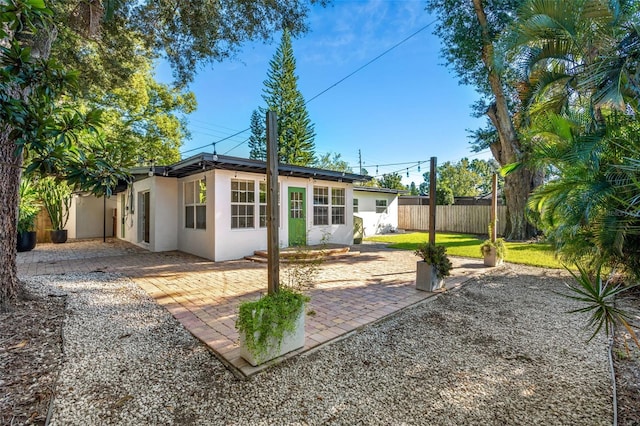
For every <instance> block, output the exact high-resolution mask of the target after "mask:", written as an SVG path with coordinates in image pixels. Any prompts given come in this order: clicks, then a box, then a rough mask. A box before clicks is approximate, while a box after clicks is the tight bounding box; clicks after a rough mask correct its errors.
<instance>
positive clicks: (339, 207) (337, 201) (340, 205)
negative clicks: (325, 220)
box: [331, 188, 346, 225]
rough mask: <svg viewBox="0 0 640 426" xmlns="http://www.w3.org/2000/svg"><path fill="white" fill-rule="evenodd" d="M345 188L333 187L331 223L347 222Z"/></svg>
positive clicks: (341, 223)
mask: <svg viewBox="0 0 640 426" xmlns="http://www.w3.org/2000/svg"><path fill="white" fill-rule="evenodd" d="M345 199H346V197H345V190H344V188H331V224H332V225H344V224H345Z"/></svg>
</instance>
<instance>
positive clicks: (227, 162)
mask: <svg viewBox="0 0 640 426" xmlns="http://www.w3.org/2000/svg"><path fill="white" fill-rule="evenodd" d="M214 169H216V170H230V171H236V172H248V173H259V174H266V172H267V163H266V162H264V161H261V160H252V159H248V158H240V157H231V156H227V155H214V154H210V153H202V154H197V155H194V156H192V157H189V158H186V159H184V160H181V161H179V162H177V163H175V164H172V165H170V166H152V167H136V168H134V169H131V174H132V175H134V176H135V177H136V178H137V179H141V178H144V177H145V176H165V177H173V178H183V177H187V176H190V175H193V174H196V173H201V172H203V171H208V170H214ZM150 173H151V174H150ZM278 174H279V175H280V176H292V177H300V178H313V179H319V180H327V181H333V182H346V183H354V182H366V181H368V180H370V179H371V177H370V176H364V175H359V174H355V173H345V172H337V171H333V170H324V169H317V168H313V167H303V166H295V165H291V164H279V165H278Z"/></svg>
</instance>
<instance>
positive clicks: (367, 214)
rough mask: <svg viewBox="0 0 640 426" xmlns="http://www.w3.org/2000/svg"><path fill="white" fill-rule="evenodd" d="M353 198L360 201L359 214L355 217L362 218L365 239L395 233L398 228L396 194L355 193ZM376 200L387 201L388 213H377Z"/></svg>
mask: <svg viewBox="0 0 640 426" xmlns="http://www.w3.org/2000/svg"><path fill="white" fill-rule="evenodd" d="M353 196H354V198H357V199H358V212H357V213H354V215H355V216H358V217H361V218H362V223H363V226H364V236H365V237H368V236H371V235H376V234H384V233H388V232H395V230H396V229H397V228H398V196H397V195H396V194H388V193H384V192H364V191H353ZM376 200H387V211H386V213H376ZM352 204H353V203H352ZM352 208H353V206H352Z"/></svg>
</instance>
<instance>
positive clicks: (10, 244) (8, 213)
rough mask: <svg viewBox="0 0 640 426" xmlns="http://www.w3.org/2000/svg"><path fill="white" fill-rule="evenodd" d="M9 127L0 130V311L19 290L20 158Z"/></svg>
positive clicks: (4, 125) (5, 126)
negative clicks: (17, 256)
mask: <svg viewBox="0 0 640 426" xmlns="http://www.w3.org/2000/svg"><path fill="white" fill-rule="evenodd" d="M10 133H11V127H10V126H8V125H7V124H6V123H3V125H2V127H1V128H0V265H1V266H0V310H5V309H6V308H8V307H9V305H11V304H12V302H14V301H15V300H16V298H17V297H18V294H19V290H20V283H19V281H18V269H17V266H16V253H17V238H18V230H17V224H18V195H19V188H20V172H21V166H22V155H20V156H16V155H15V152H16V145H15V143H14V141H13V139H12V138H11V136H10Z"/></svg>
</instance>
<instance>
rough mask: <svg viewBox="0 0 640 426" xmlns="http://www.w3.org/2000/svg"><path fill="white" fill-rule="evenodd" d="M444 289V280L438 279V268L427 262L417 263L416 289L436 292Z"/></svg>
mask: <svg viewBox="0 0 640 426" xmlns="http://www.w3.org/2000/svg"><path fill="white" fill-rule="evenodd" d="M442 287H444V278H438V274H437V273H436V268H435V267H434V266H433V265H430V264H428V263H427V262H425V261H419V262H416V289H418V290H422V291H435V290H438V289H441V288H442Z"/></svg>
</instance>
